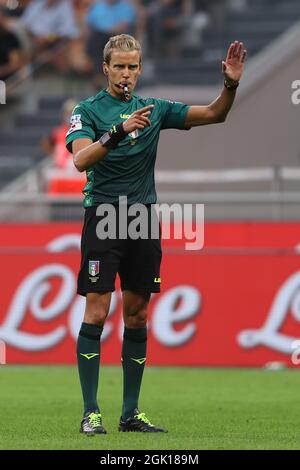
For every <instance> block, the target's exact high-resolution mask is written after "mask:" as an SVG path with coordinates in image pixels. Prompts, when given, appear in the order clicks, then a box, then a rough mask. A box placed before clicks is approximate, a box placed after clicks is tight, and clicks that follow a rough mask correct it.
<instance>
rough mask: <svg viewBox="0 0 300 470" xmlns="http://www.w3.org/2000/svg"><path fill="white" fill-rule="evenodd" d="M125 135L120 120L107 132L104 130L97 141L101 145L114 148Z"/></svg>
mask: <svg viewBox="0 0 300 470" xmlns="http://www.w3.org/2000/svg"><path fill="white" fill-rule="evenodd" d="M126 136H127V134H126V132H125V131H124V127H123V123H122V122H121V124H117V125H116V126H113V127H112V128H111V129H110V131H109V132H105V134H103V136H102V137H101V138H100V139H99V142H100V144H101V145H102V146H103V147H107V148H109V149H115V148H116V147H117V146H118V144H119V143H120V142H121V140H123V139H125V137H126Z"/></svg>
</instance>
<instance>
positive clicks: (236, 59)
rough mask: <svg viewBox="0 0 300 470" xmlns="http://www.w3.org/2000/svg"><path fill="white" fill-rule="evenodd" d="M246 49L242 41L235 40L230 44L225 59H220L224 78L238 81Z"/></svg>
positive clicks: (242, 69)
mask: <svg viewBox="0 0 300 470" xmlns="http://www.w3.org/2000/svg"><path fill="white" fill-rule="evenodd" d="M246 55H247V51H246V49H245V48H244V44H243V43H242V42H238V41H235V42H233V43H231V44H230V47H229V49H228V52H227V57H226V61H224V60H223V61H222V72H223V74H224V77H225V78H228V79H229V80H234V81H239V80H240V78H241V76H242V74H243V71H244V65H245V59H246Z"/></svg>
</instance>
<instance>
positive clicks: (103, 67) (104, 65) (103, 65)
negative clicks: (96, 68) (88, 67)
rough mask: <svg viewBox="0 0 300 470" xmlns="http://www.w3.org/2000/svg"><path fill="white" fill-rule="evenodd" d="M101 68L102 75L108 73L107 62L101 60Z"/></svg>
mask: <svg viewBox="0 0 300 470" xmlns="http://www.w3.org/2000/svg"><path fill="white" fill-rule="evenodd" d="M102 70H103V73H104V75H108V69H107V63H106V62H103V64H102Z"/></svg>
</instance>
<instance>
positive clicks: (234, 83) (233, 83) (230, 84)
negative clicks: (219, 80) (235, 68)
mask: <svg viewBox="0 0 300 470" xmlns="http://www.w3.org/2000/svg"><path fill="white" fill-rule="evenodd" d="M239 84H240V82H239V81H238V80H228V78H225V80H224V87H225V88H227V90H229V91H234V90H236V89H237V87H238V86H239Z"/></svg>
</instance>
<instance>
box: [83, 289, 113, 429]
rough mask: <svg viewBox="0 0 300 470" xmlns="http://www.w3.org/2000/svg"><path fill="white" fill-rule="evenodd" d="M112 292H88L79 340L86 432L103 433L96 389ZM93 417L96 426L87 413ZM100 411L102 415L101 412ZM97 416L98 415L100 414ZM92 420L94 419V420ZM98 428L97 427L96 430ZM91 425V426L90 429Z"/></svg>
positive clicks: (84, 427)
mask: <svg viewBox="0 0 300 470" xmlns="http://www.w3.org/2000/svg"><path fill="white" fill-rule="evenodd" d="M110 300H111V292H106V293H103V294H98V293H88V294H87V295H86V309H85V314H84V321H83V323H82V325H81V329H80V332H79V336H78V342H77V361H78V371H79V377H80V383H81V389H82V395H83V401H84V418H86V419H84V420H83V421H82V426H81V430H82V431H83V432H86V433H87V434H88V433H91V434H93V433H94V432H97V433H103V432H104V429H103V427H102V425H101V415H100V409H99V406H98V403H97V390H98V380H99V365H100V338H101V334H102V331H103V326H104V322H105V319H106V317H107V315H108V311H109V305H110ZM94 415H96V416H95V417H94V419H95V423H96V421H97V420H98V421H99V422H97V423H96V424H97V426H92V428H91V426H90V425H91V423H90V419H89V418H88V417H91V416H92V417H93V416H94ZM99 415H100V416H99ZM97 416H98V417H97ZM92 424H93V423H92ZM96 428H97V430H96ZM90 429H91V430H90Z"/></svg>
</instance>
